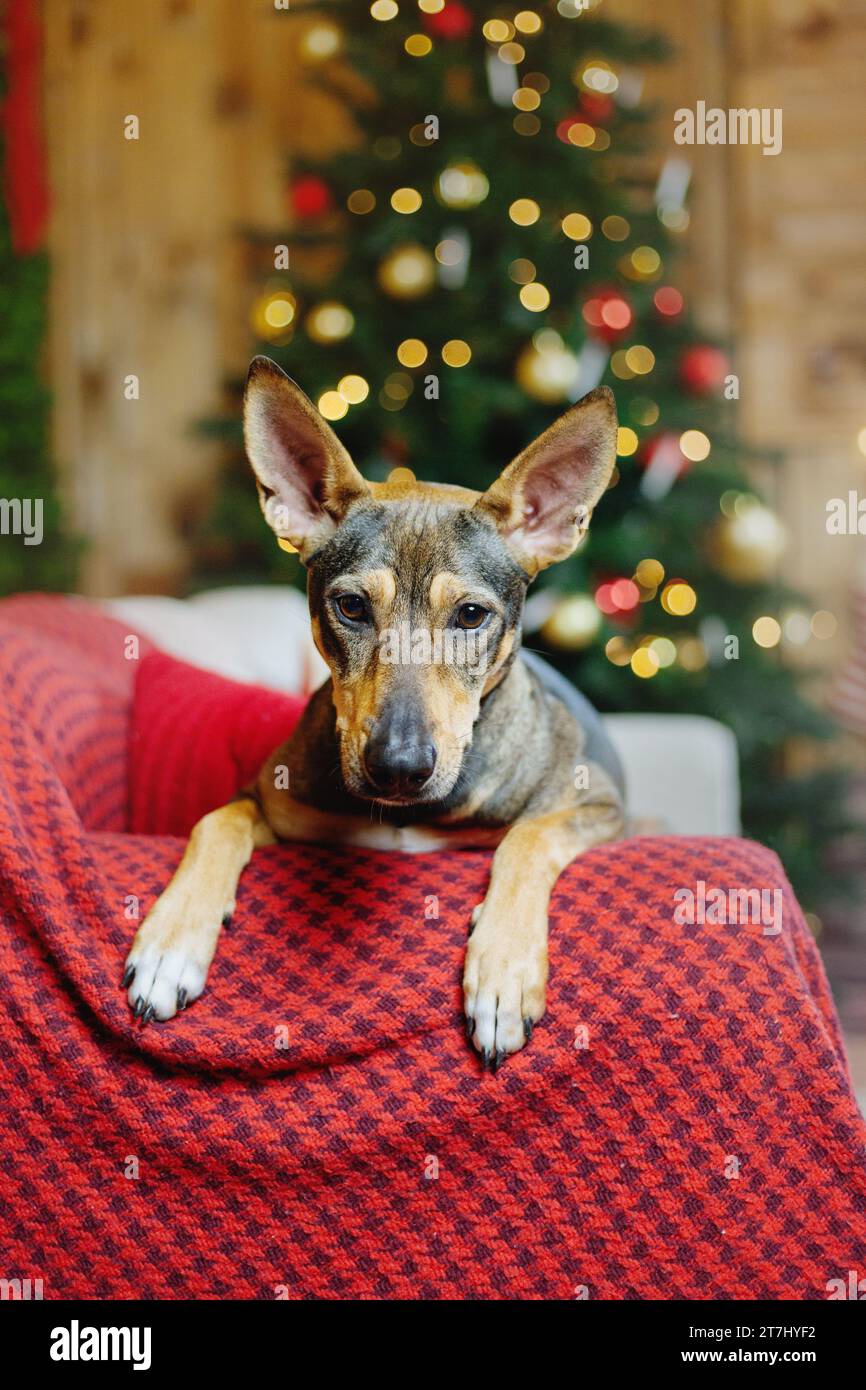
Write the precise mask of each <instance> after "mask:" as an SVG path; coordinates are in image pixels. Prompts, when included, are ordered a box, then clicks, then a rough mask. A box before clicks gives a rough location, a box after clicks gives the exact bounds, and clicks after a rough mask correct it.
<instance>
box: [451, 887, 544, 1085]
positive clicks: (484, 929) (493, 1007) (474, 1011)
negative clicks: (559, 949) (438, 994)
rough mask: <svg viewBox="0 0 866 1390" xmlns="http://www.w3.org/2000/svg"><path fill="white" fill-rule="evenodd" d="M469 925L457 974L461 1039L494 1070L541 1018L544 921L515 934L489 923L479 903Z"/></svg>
mask: <svg viewBox="0 0 866 1390" xmlns="http://www.w3.org/2000/svg"><path fill="white" fill-rule="evenodd" d="M473 923H474V930H473V932H472V935H471V936H470V938H469V943H468V945H467V948H466V965H465V968H464V971H463V999H464V1007H465V1012H466V1035H467V1037H468V1038H469V1040H470V1042H472V1043H473V1045H474V1046H475V1047H476V1048H477V1050H478V1051H479V1052H480V1053H481V1057H482V1060H483V1062H484V1065H485V1066H491V1067H493V1068H494V1069H495V1068H496V1067H498V1066H499V1065H500V1063H501V1062H502V1061H503V1060H504V1059H505V1057H507V1056H508V1054H509V1053H512V1052H519V1051H520V1049H521V1047H523V1045H524V1044H525V1043H526V1042H528V1041H529V1039H530V1038H531V1036H532V1029H533V1027H534V1025H535V1024H536V1023H537V1022H538V1020H539V1019H540V1018H541V1017H542V1016H543V1014H544V1003H545V991H546V988H547V921H546V919H545V920H544V922H542V923H539V924H537V925H536V928H535V929H532V928H530V929H520V930H517V929H516V928H514V927H509V926H508V925H506V924H503V923H501V922H494V921H493V920H492V919H491V917H490V913H489V909H486V907H485V905H483V904H482V907H481V910H480V911H479V909H478V908H476V909H475V912H474V913H473Z"/></svg>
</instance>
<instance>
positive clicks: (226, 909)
mask: <svg viewBox="0 0 866 1390" xmlns="http://www.w3.org/2000/svg"><path fill="white" fill-rule="evenodd" d="M273 843H274V836H273V834H272V832H271V830H270V828H269V826H268V824H267V822H266V821H265V819H264V817H263V816H262V813H261V811H260V809H259V807H258V805H257V803H256V802H255V801H254V800H252V799H251V798H250V799H247V798H243V799H241V800H238V801H231V802H229V804H228V805H227V806H221V807H220V808H219V810H217V811H211V812H209V814H208V815H206V816H204V817H203V819H202V820H200V821H199V822H198V824H197V825H196V826H195V827H194V828H193V832H192V834H191V836H190V839H189V844H188V845H187V847H186V852H185V853H184V856H183V859H182V860H181V862H180V865H179V867H178V870H177V873H176V874H175V875H174V878H173V879H172V880H171V883H170V884H169V885H168V887H167V888H166V890H165V892H164V893H162V894H161V895H160V897H159V898H158V899H157V900H156V902H155V903H154V905H153V908H152V909H151V911H150V912H149V913H148V915H147V917H146V918H145V920H144V921H143V922H142V924H141V926H140V927H139V929H138V932H137V933H136V937H135V940H134V941H133V943H132V950H131V951H130V953H129V955H128V956H127V958H126V968H125V970H124V975H123V984H124V986H128V987H129V994H128V998H129V1003H130V1006H131V1007H132V1008H133V1009H134V1011H135V1015H136V1017H140V1018H141V1019H142V1022H143V1023H149V1022H150V1020H151V1019H152V1018H157V1019H160V1020H165V1019H167V1018H173V1017H174V1015H175V1014H176V1013H177V1012H178V1010H180V1009H183V1008H185V1007H186V1005H187V1004H191V1003H192V1001H193V1000H194V999H197V998H198V997H199V995H200V994H201V993H202V991H203V990H204V987H205V981H206V980H207V972H208V969H209V967H210V963H211V961H212V960H213V956H214V952H215V951H216V947H217V941H218V939H219V934H220V928H221V927H223V926H224V925H225V924H226V923H227V922H228V920H229V919H230V918H231V915H232V912H233V911H234V905H235V893H236V891H237V886H238V879H239V878H240V876H241V873H242V872H243V870H244V868H245V867H246V865H247V864H248V862H249V859H250V855H251V854H252V852H253V850H254V849H255V848H256V847H257V846H258V845H267V844H273Z"/></svg>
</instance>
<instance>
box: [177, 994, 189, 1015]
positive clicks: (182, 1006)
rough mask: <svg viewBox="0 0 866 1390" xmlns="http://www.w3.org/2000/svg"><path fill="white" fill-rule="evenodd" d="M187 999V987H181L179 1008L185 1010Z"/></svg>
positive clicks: (178, 1000) (178, 996)
mask: <svg viewBox="0 0 866 1390" xmlns="http://www.w3.org/2000/svg"><path fill="white" fill-rule="evenodd" d="M186 999H187V994H186V990H185V989H179V990H178V992H177V1007H178V1009H181V1010H183V1009H185V1008H186Z"/></svg>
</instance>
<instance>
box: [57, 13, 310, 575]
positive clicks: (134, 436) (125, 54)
mask: <svg viewBox="0 0 866 1390" xmlns="http://www.w3.org/2000/svg"><path fill="white" fill-rule="evenodd" d="M44 16H45V44H46V56H45V87H46V120H47V130H48V143H49V154H50V177H51V183H52V190H53V218H52V230H51V243H50V250H51V255H52V259H53V265H54V276H53V291H52V302H51V319H52V327H51V343H50V371H51V377H52V383H53V388H54V393H55V420H54V439H55V447H56V454H57V457H58V460H59V463H60V466H61V468H62V470H63V474H64V478H65V481H66V486H67V492H68V495H69V497H70V499H71V504H72V509H73V515H74V518H75V520H76V523H77V525H78V527H79V528H80V531H81V533H82V534H83V535H84V536H85V537H86V538H87V539H88V541H89V546H88V550H87V556H86V560H85V564H84V569H83V574H82V576H81V587H82V588H83V590H84V591H85V592H87V593H91V594H109V593H118V592H122V591H139V592H141V591H156V592H172V591H173V590H175V589H176V588H177V587H178V585H180V584H182V582H183V579H184V576H185V571H186V554H185V545H184V540H183V527H184V523H185V522H186V521H188V519H189V517H190V516H191V515H192V514H193V513H194V512H195V511H196V510H197V509H198V508H200V507H201V506H202V505H203V504H204V501H205V498H206V493H207V489H208V487H209V485H210V483H211V479H212V478H213V473H214V467H215V462H216V457H217V456H216V453H215V450H214V448H213V446H212V445H210V444H205V443H202V442H201V441H200V440H198V439H196V438H195V437H194V435H193V434H192V433H191V429H192V425H193V422H195V421H196V420H199V419H201V418H203V417H205V416H207V415H209V414H212V413H213V412H214V409H215V407H216V406H217V405H218V403H219V398H220V388H221V382H222V380H223V378H224V375H225V373H226V371H227V370H228V369H231V368H233V367H235V368H236V367H239V366H240V364H241V363H242V362H243V360H244V358H245V357H246V355H247V348H248V321H247V313H248V304H247V302H246V301H247V296H246V293H245V286H244V284H243V277H242V275H241V274H240V273H239V261H238V251H237V240H236V235H235V234H236V230H237V228H238V227H239V226H240V225H241V224H243V223H248V224H251V225H258V226H261V225H264V226H272V225H280V224H282V223H283V222H284V221H285V200H284V188H285V169H284V165H285V159H286V148H287V146H291V145H292V144H295V143H298V142H300V141H306V142H307V143H309V142H310V141H314V140H315V139H316V138H317V135H319V133H320V132H322V131H333V130H335V129H336V121H335V117H334V116H333V114H331V113H330V112H329V111H328V110H327V103H325V108H326V109H325V111H324V114H323V109H322V99H321V98H315V97H310V98H308V99H307V100H304V101H301V100H299V98H298V84H297V72H296V63H295V59H294V56H293V50H294V39H293V38H292V37H291V35H290V27H289V25H287V24H286V22H285V18H284V17H283V16H281V15H280V14H278V13H277V12H276V11H275V9H274V5H273V2H272V0H136V3H135V4H129V5H113V4H106V3H104V0H44ZM130 114H134V115H137V116H138V118H139V122H140V139H139V140H137V141H130V140H126V139H125V138H124V120H125V117H126V116H128V115H130ZM319 138H321V137H320V136H319ZM130 373H134V374H135V375H137V376H138V377H139V380H140V399H139V400H137V401H131V400H127V399H125V396H124V378H125V377H126V376H127V375H128V374H130Z"/></svg>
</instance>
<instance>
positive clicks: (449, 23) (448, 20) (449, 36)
mask: <svg viewBox="0 0 866 1390" xmlns="http://www.w3.org/2000/svg"><path fill="white" fill-rule="evenodd" d="M424 27H425V28H426V29H429V31H430V33H431V34H433V35H435V37H436V38H437V39H446V40H448V41H449V42H452V41H454V40H455V39H465V38H467V37H468V35H469V34H470V33H471V32H472V13H471V11H470V10H467V8H466V6H465V5H461V4H460V0H451V3H450V4H447V5H445V6H443V8H442V9H441V10H438V11H437V13H436V14H425V15H424Z"/></svg>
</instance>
